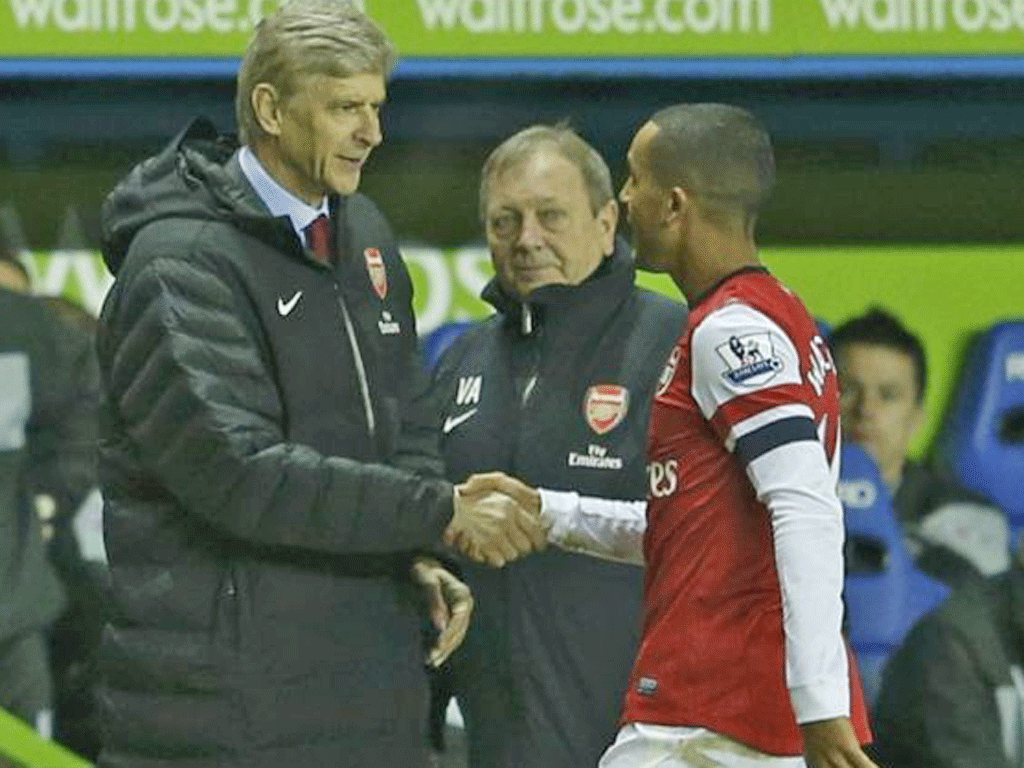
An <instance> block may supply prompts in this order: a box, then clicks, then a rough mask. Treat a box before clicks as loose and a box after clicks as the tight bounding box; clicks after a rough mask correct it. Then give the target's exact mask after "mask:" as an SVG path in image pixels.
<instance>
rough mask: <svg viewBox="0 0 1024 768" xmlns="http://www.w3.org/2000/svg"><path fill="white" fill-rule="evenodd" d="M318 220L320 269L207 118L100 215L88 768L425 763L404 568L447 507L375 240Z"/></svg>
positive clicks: (433, 538) (353, 217) (338, 204)
mask: <svg viewBox="0 0 1024 768" xmlns="http://www.w3.org/2000/svg"><path fill="white" fill-rule="evenodd" d="M331 207H332V216H333V219H334V221H335V224H336V227H335V230H336V232H337V233H338V234H337V241H336V247H337V250H338V253H339V258H338V266H337V267H336V268H334V269H333V270H332V269H329V268H327V267H323V266H320V265H319V264H317V263H316V262H315V261H313V260H312V259H311V258H310V256H309V255H308V254H307V253H306V252H305V250H304V248H303V246H302V244H301V243H300V241H299V239H298V237H297V236H296V235H295V232H294V230H293V229H292V227H291V225H290V223H289V222H288V220H287V219H286V218H274V217H271V216H270V215H269V214H268V213H267V211H266V209H265V208H264V206H263V204H262V202H261V201H260V200H259V198H258V197H257V196H256V194H255V192H254V191H253V190H252V188H251V187H250V186H249V184H248V183H247V181H246V180H245V177H244V175H243V174H242V173H241V169H240V167H239V165H238V160H237V156H236V154H235V147H234V146H233V145H232V144H231V143H230V142H229V141H227V140H225V139H223V138H220V137H218V136H217V135H216V132H215V131H214V129H213V127H212V126H211V125H210V124H209V123H207V122H205V121H203V120H199V121H196V122H195V123H193V124H192V125H190V126H189V127H188V128H187V129H186V130H185V131H184V132H183V133H182V134H181V135H179V136H178V137H177V138H176V139H175V140H174V141H173V142H172V143H171V144H170V145H169V146H168V147H167V149H165V150H164V151H163V152H162V153H161V154H159V155H157V156H155V157H153V158H151V159H149V160H147V161H146V162H144V163H142V164H141V165H139V166H138V167H137V168H135V169H134V170H133V171H132V172H131V174H130V175H129V176H128V177H127V178H126V179H125V180H124V181H123V182H122V183H121V184H120V185H119V186H118V187H117V188H116V189H115V190H114V192H113V193H112V194H111V195H110V197H109V198H108V199H107V201H106V203H105V206H104V216H103V224H104V257H105V259H106V262H107V265H108V266H109V268H110V269H111V271H112V272H113V273H114V274H115V276H116V281H115V283H114V286H113V288H112V290H111V292H110V294H109V296H108V298H107V301H106V303H105V305H104V307H103V312H102V317H101V320H100V333H99V344H98V346H99V356H100V366H101V370H102V375H103V388H104V396H105V405H104V410H103V417H102V425H101V430H102V440H101V455H100V474H101V484H102V489H103V493H104V500H105V509H104V528H105V535H106V540H107V551H108V555H109V558H110V565H111V569H112V576H113V584H114V590H115V603H116V610H117V615H116V616H115V617H114V619H113V620H112V621H111V623H110V624H109V625H108V627H107V629H106V631H105V636H104V639H103V648H102V656H103V671H104V675H105V684H104V687H103V690H102V693H101V706H102V709H103V712H104V717H105V723H106V730H107V733H106V744H105V748H104V753H103V755H102V756H101V759H100V763H101V764H102V765H108V766H114V765H116V766H147V767H148V766H165V765H167V766H170V765H175V766H177V765H181V766H184V765H188V766H207V765H209V766H213V765H217V766H248V767H251V768H256V767H262V766H268V767H269V766H273V767H274V768H281V767H282V766H288V767H289V768H298V767H299V766H317V768H320V767H321V766H342V765H344V766H352V767H353V768H357V767H358V766H374V768H379V767H380V766H396V767H398V768H400V767H401V766H417V768H419V766H421V765H422V757H423V743H424V740H423V730H424V718H425V708H426V698H425V696H426V694H425V689H426V688H425V686H426V683H425V677H424V669H423V649H422V639H421V633H420V623H419V612H418V608H419V606H418V605H417V601H416V597H417V591H416V590H414V589H413V588H412V587H411V585H410V584H409V582H408V564H409V559H410V557H411V554H412V552H414V551H415V550H419V549H423V548H427V547H430V546H432V545H433V544H435V543H436V542H437V541H438V539H439V538H440V536H441V534H442V532H443V530H444V528H445V526H446V525H447V523H448V521H449V519H450V517H451V514H452V504H451V494H452V490H451V486H450V484H448V483H447V482H446V481H444V480H442V479H437V478H438V476H439V471H440V464H439V459H438V455H437V446H436V434H437V424H436V421H437V417H436V414H434V413H431V412H430V411H429V410H428V409H427V408H425V407H423V406H422V405H420V404H421V403H424V402H425V401H424V400H422V399H420V398H418V397H417V396H416V395H415V394H414V393H415V392H417V391H419V382H420V381H421V380H422V372H421V371H420V369H419V363H418V357H417V355H416V339H415V327H414V322H413V314H412V306H411V297H412V287H411V283H410V280H409V276H408V274H407V272H406V269H405V267H404V265H403V263H402V261H401V258H400V255H399V253H398V250H397V248H396V245H395V242H394V239H393V236H392V234H391V232H390V229H389V227H388V226H387V223H386V222H385V221H384V219H383V217H382V216H381V214H380V213H379V211H378V210H377V209H376V208H375V207H374V205H373V204H372V203H371V202H370V201H369V200H367V199H366V198H364V197H362V196H360V195H355V196H352V197H350V198H347V199H335V200H332V201H331ZM378 256H379V257H380V259H378V258H377V257H378ZM381 261H382V263H383V271H382V270H381V269H380V268H379V266H376V267H374V268H373V269H371V266H373V265H375V264H376V265H379V264H380V262H381ZM374 278H375V279H374Z"/></svg>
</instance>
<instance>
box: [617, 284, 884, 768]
mask: <svg viewBox="0 0 1024 768" xmlns="http://www.w3.org/2000/svg"><path fill="white" fill-rule="evenodd" d="M838 448H839V397H838V386H837V382H836V374H835V371H834V370H833V366H832V359H831V356H830V354H829V351H828V348H827V345H826V344H825V342H824V341H823V340H822V338H821V336H820V335H819V334H818V329H817V326H816V325H815V323H814V321H813V320H812V319H811V317H810V316H809V315H808V313H807V310H806V309H805V308H804V306H803V304H802V303H801V301H800V300H799V299H798V298H797V297H796V296H795V295H794V294H793V293H791V292H790V291H789V290H788V289H787V288H785V287H784V286H782V285H781V284H780V283H779V282H778V281H776V280H775V278H773V277H772V276H771V275H770V274H768V272H767V271H766V270H764V269H762V268H748V269H744V270H741V271H739V272H736V273H734V274H732V275H730V276H729V277H727V278H726V279H725V280H723V281H722V282H721V283H719V284H718V285H717V286H716V287H715V288H714V289H712V290H711V291H710V292H709V293H708V294H707V295H705V296H704V297H703V298H702V299H701V300H699V301H698V302H696V303H695V304H694V305H693V306H691V308H690V316H689V320H688V323H687V327H686V329H685V330H684V332H683V335H682V337H681V338H680V341H679V344H678V345H677V346H676V348H675V349H674V350H673V352H672V354H671V356H670V358H669V362H668V364H667V366H666V368H665V371H664V373H663V375H662V379H661V381H660V383H659V387H658V391H657V392H656V394H655V399H654V404H653V408H652V411H651V423H650V427H649V442H648V461H649V463H648V473H649V476H650V494H649V497H648V503H647V530H646V534H645V537H644V558H645V561H646V563H647V573H646V583H645V591H644V606H645V608H644V610H645V614H644V628H643V639H642V641H641V646H640V649H639V651H638V656H637V661H636V664H635V666H634V669H633V673H632V676H631V679H630V686H629V690H628V692H627V695H626V706H625V712H624V718H623V719H624V721H626V722H641V723H653V724H663V725H691V726H702V727H705V728H708V729H710V730H712V731H716V732H718V733H722V734H724V735H727V736H730V737H732V738H734V739H736V740H738V741H741V742H743V743H745V744H748V745H750V746H752V747H754V748H756V749H759V750H761V751H763V752H767V753H770V754H777V755H799V754H802V752H803V740H802V737H801V733H800V730H799V727H798V725H797V723H798V721H799V722H812V721H815V720H822V719H826V718H832V717H839V716H852V720H853V723H854V726H855V728H856V730H857V734H858V736H859V738H860V739H861V740H862V741H868V740H869V739H870V733H869V729H868V725H867V717H866V708H865V706H864V700H863V693H862V691H861V687H860V681H859V679H858V675H857V672H856V667H855V664H853V663H852V661H851V656H850V654H849V652H848V649H847V647H846V645H845V643H844V641H843V639H842V635H841V630H840V625H841V621H842V602H841V591H842V582H843V558H842V544H843V522H842V508H841V506H840V503H839V500H838V498H837V496H836V490H835V485H836V480H837V478H838V472H839V467H838V455H839V451H838Z"/></svg>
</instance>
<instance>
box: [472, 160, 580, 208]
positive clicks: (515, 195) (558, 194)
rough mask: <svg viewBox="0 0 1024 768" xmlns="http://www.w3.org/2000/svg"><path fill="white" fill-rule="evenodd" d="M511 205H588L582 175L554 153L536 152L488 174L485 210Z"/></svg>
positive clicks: (574, 166)
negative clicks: (488, 182)
mask: <svg viewBox="0 0 1024 768" xmlns="http://www.w3.org/2000/svg"><path fill="white" fill-rule="evenodd" d="M512 202H515V203H519V204H530V205H536V204H538V203H542V202H547V203H551V202H561V203H562V204H564V205H569V204H574V203H579V202H582V203H584V204H589V198H588V197H587V189H586V183H585V181H584V178H583V171H582V170H581V169H580V168H579V167H578V166H577V165H576V164H575V163H574V162H572V161H571V160H570V159H568V158H566V157H565V156H564V155H562V154H561V153H560V152H558V151H557V150H554V149H547V148H539V149H538V150H536V151H534V152H530V153H529V154H526V155H522V156H520V157H517V158H515V159H510V161H509V162H507V163H503V164H502V165H501V166H500V167H498V168H496V169H495V171H494V172H493V173H492V174H491V178H490V190H489V197H488V208H493V207H495V206H501V205H508V204H509V203H512Z"/></svg>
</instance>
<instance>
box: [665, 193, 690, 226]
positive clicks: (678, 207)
mask: <svg viewBox="0 0 1024 768" xmlns="http://www.w3.org/2000/svg"><path fill="white" fill-rule="evenodd" d="M690 204H691V200H690V194H689V193H688V192H687V191H686V190H685V189H683V188H682V187H672V189H670V190H668V199H667V200H666V211H665V215H666V217H667V219H668V221H669V222H670V223H672V222H676V221H680V220H682V219H684V218H685V217H686V213H687V210H688V209H689V207H690Z"/></svg>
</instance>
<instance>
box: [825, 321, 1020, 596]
mask: <svg viewBox="0 0 1024 768" xmlns="http://www.w3.org/2000/svg"><path fill="white" fill-rule="evenodd" d="M831 343H832V349H833V353H834V358H835V363H836V367H837V370H838V373H839V382H840V389H841V403H842V409H843V429H844V431H845V438H846V439H848V440H851V441H852V442H855V443H858V444H860V445H862V446H863V447H864V448H865V450H867V452H868V453H869V454H870V455H871V456H872V458H874V460H875V461H876V462H877V463H878V467H879V470H880V471H881V473H882V477H883V479H884V480H885V482H886V484H887V485H888V486H889V488H890V490H891V491H892V493H893V503H894V507H895V510H896V515H897V517H898V518H899V520H900V523H901V524H902V526H903V529H904V532H905V534H906V536H907V540H908V543H909V545H910V547H911V550H912V551H913V552H914V553H915V556H916V559H917V564H918V566H919V567H920V568H921V569H922V570H923V571H925V572H926V573H928V574H929V575H931V576H934V577H935V578H938V579H940V580H941V581H943V582H945V583H947V584H949V585H950V586H954V587H955V586H957V585H959V584H961V583H963V582H964V581H965V580H969V579H972V578H976V577H979V576H981V575H985V576H989V575H992V574H995V573H999V572H1001V571H1004V570H1006V568H1007V567H1008V565H1009V526H1008V523H1007V519H1006V514H1005V513H1004V512H1003V511H1002V510H1000V509H999V508H998V507H996V506H994V505H993V504H992V503H991V502H990V501H988V500H987V499H985V498H984V497H983V496H981V495H979V494H978V493H976V492H974V491H971V490H969V489H967V488H964V487H962V486H960V485H958V484H957V483H955V482H954V481H953V480H951V479H949V478H946V477H943V476H941V475H939V474H938V473H937V472H935V470H933V469H932V468H931V467H928V466H926V465H925V464H922V463H920V462H915V461H912V460H910V459H909V458H907V453H908V451H909V448H910V443H911V441H912V440H913V438H914V436H915V435H916V434H917V432H918V430H919V429H920V428H921V425H922V423H923V420H924V408H923V403H924V396H925V387H926V383H927V363H926V359H925V353H924V347H923V346H922V344H921V341H920V340H919V339H918V338H917V336H915V335H914V334H913V333H912V332H911V331H910V330H908V329H907V328H906V327H905V326H904V325H903V324H902V323H901V322H900V321H899V320H898V319H897V318H896V317H895V316H893V315H892V314H891V313H889V312H887V311H886V310H883V309H879V308H873V309H870V310H869V311H868V312H867V313H865V314H864V315H861V316H859V317H854V318H852V319H850V320H848V321H846V322H845V323H843V324H842V325H840V326H838V327H837V328H836V329H835V331H834V332H833V334H832V337H831Z"/></svg>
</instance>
